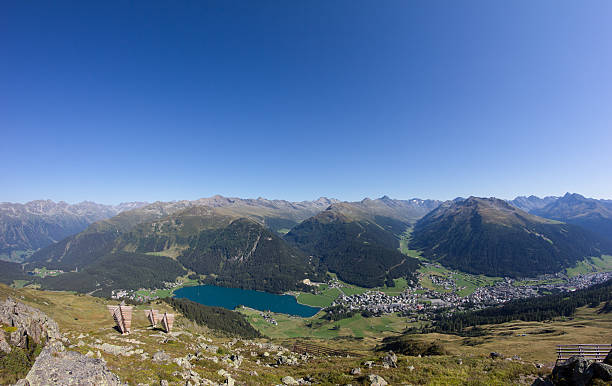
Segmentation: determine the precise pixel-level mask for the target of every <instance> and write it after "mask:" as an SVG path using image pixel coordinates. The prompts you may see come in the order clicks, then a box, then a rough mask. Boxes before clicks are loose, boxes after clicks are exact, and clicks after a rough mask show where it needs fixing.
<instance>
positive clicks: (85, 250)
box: [0, 193, 612, 294]
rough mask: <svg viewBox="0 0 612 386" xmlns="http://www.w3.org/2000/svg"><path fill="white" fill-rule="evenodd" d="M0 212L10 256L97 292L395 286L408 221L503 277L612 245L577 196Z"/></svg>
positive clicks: (456, 263)
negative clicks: (179, 282)
mask: <svg viewBox="0 0 612 386" xmlns="http://www.w3.org/2000/svg"><path fill="white" fill-rule="evenodd" d="M0 209H1V212H0V214H1V217H0V226H1V228H0V231H1V234H0V241H1V244H0V245H4V248H5V249H3V250H4V251H5V252H4V256H5V257H6V256H11V257H14V255H15V254H16V252H15V251H30V253H32V254H31V256H28V257H27V259H26V261H25V263H26V264H27V265H26V268H27V269H33V268H36V267H46V268H49V269H61V270H64V271H78V272H71V273H69V274H64V275H60V276H57V277H53V278H46V279H44V280H42V281H41V285H42V286H43V288H51V289H73V290H77V291H80V292H97V293H99V294H106V293H107V292H108V291H109V290H110V289H112V288H125V289H129V288H131V287H136V288H140V287H142V286H145V285H151V283H160V282H162V281H171V280H174V278H176V277H177V276H180V275H184V274H186V273H187V272H192V273H194V274H197V275H198V276H199V277H200V278H201V279H202V280H204V281H205V282H207V283H212V284H218V285H224V286H231V287H243V288H251V289H259V290H266V291H271V292H282V291H286V290H294V289H300V288H303V284H302V281H303V280H304V279H311V280H315V281H316V280H322V279H323V277H324V276H325V272H326V271H331V272H333V273H336V274H337V275H338V277H339V278H340V279H342V280H344V281H346V282H349V283H353V284H357V285H360V286H364V287H374V286H380V285H383V284H385V283H388V284H391V283H392V282H393V280H392V279H395V278H399V277H407V278H411V277H412V275H413V273H414V272H415V270H416V269H417V268H418V266H419V264H420V263H419V261H418V260H417V259H414V258H411V257H408V256H406V255H404V254H402V253H401V252H400V251H399V245H400V238H402V237H407V235H408V234H409V233H410V232H407V231H410V230H411V229H412V234H411V240H410V248H411V249H417V250H420V251H421V252H422V254H423V256H424V258H426V259H429V260H431V261H437V262H440V263H442V264H443V265H445V266H448V267H450V268H456V269H459V270H462V271H465V272H470V273H484V274H487V275H494V276H535V275H537V274H540V273H552V272H558V271H560V270H562V269H563V268H566V267H568V266H571V265H573V264H575V263H576V262H577V261H580V260H582V259H584V258H586V257H588V256H598V255H600V254H601V253H610V252H612V247H611V245H612V227H610V223H611V222H612V220H611V219H612V214H611V213H612V201H610V200H594V199H589V198H585V197H583V196H580V195H578V194H569V193H568V194H566V195H565V196H563V197H545V198H538V197H535V196H530V197H517V198H516V199H514V200H512V201H507V202H506V201H503V200H499V199H495V198H487V199H485V198H477V197H470V198H467V199H463V198H457V199H455V200H451V201H447V202H441V201H437V200H422V199H416V198H415V199H410V200H395V199H391V198H389V197H387V196H383V197H381V198H377V199H369V198H366V199H364V200H362V201H358V202H341V201H338V200H335V199H328V198H319V199H318V200H314V201H302V202H290V201H285V200H267V199H263V198H257V199H241V198H230V197H223V196H214V197H210V198H202V199H199V200H193V201H187V200H184V201H172V202H155V203H152V204H144V203H128V204H122V205H119V206H105V205H99V204H95V203H90V202H85V203H81V204H76V205H69V204H66V203H62V202H60V203H53V202H51V201H33V202H31V203H28V204H0ZM33 224H36V225H33ZM43 224H44V225H43ZM53 224H55V225H53ZM58 224H59V225H58ZM26 230H27V231H26ZM60 230H61V232H60ZM62 232H63V233H62ZM16 235H19V237H16ZM62 235H64V236H63V238H62ZM17 248H20V249H17ZM7 251H8V253H7ZM5 268H6V269H5V270H6V271H7V272H9V271H10V272H19V271H20V269H21V267H19V266H18V265H15V266H11V265H10V264H9V265H7V266H6V267H5ZM21 272H22V273H23V270H22V271H21ZM9 276H10V275H9ZM5 279H6V278H5Z"/></svg>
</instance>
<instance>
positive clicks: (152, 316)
mask: <svg viewBox="0 0 612 386" xmlns="http://www.w3.org/2000/svg"><path fill="white" fill-rule="evenodd" d="M145 315H146V316H147V319H149V322H150V323H151V326H152V327H155V326H157V323H159V322H160V319H161V318H160V315H159V311H157V310H154V309H150V310H145Z"/></svg>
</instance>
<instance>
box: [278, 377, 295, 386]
mask: <svg viewBox="0 0 612 386" xmlns="http://www.w3.org/2000/svg"><path fill="white" fill-rule="evenodd" d="M281 381H282V382H283V385H298V384H299V383H298V381H296V380H295V379H294V378H293V377H290V376H288V375H287V376H286V377H283V379H281Z"/></svg>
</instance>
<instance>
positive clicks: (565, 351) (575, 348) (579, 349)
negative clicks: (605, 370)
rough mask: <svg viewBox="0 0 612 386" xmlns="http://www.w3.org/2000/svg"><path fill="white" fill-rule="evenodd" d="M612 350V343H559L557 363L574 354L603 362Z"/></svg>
mask: <svg viewBox="0 0 612 386" xmlns="http://www.w3.org/2000/svg"><path fill="white" fill-rule="evenodd" d="M610 351H612V344H564V345H557V363H559V361H564V360H567V359H569V358H571V357H573V356H580V357H583V358H584V359H591V360H594V361H596V362H602V361H603V360H604V359H605V358H606V356H607V355H608V353H609V352H610Z"/></svg>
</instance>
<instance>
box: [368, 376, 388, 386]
mask: <svg viewBox="0 0 612 386" xmlns="http://www.w3.org/2000/svg"><path fill="white" fill-rule="evenodd" d="M368 382H370V386H386V385H388V383H387V381H385V379H384V378H383V377H381V376H380V375H376V374H370V375H368Z"/></svg>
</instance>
